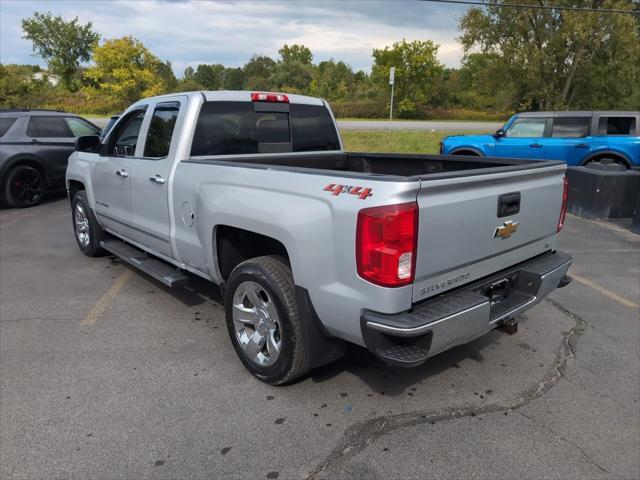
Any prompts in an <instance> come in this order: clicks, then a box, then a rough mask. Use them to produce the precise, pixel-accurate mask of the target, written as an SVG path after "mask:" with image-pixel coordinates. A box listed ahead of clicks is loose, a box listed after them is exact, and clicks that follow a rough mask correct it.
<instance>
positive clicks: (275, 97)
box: [251, 92, 289, 103]
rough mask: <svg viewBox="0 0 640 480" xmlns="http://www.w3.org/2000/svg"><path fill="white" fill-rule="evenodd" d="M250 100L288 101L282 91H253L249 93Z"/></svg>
mask: <svg viewBox="0 0 640 480" xmlns="http://www.w3.org/2000/svg"><path fill="white" fill-rule="evenodd" d="M251 101H252V102H280V103H289V97H287V96H286V95H285V94H284V93H271V92H253V93H251Z"/></svg>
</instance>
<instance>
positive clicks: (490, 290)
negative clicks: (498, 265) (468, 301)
mask: <svg viewBox="0 0 640 480" xmlns="http://www.w3.org/2000/svg"><path fill="white" fill-rule="evenodd" d="M519 273H520V272H515V273H512V274H511V275H508V276H506V277H504V278H500V279H498V280H494V281H492V282H491V283H488V284H486V285H483V286H482V287H480V289H479V292H480V293H481V294H482V295H484V296H485V297H487V298H488V299H489V301H490V303H491V305H492V306H493V305H497V304H498V303H500V302H503V301H504V300H506V299H507V298H508V297H509V295H510V294H511V293H512V291H513V289H514V288H515V286H516V285H517V282H518V275H519Z"/></svg>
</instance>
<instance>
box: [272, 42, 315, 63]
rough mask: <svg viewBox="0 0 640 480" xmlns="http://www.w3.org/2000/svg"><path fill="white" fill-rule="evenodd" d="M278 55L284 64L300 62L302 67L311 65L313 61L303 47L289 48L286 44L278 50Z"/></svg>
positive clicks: (294, 46) (311, 56)
mask: <svg viewBox="0 0 640 480" xmlns="http://www.w3.org/2000/svg"><path fill="white" fill-rule="evenodd" d="M278 53H279V54H280V56H281V57H282V61H283V62H284V63H291V62H300V63H302V64H304V65H311V62H312V61H313V55H312V54H311V50H309V49H308V48H307V47H305V46H304V45H297V44H293V45H291V46H289V45H287V44H286V43H285V44H284V46H283V47H282V48H281V49H280V50H278Z"/></svg>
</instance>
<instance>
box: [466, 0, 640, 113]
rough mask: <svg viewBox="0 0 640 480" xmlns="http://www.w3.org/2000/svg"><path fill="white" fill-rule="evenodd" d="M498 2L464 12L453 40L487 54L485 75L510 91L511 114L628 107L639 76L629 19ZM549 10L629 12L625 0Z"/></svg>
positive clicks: (558, 2) (638, 39) (560, 0)
mask: <svg viewBox="0 0 640 480" xmlns="http://www.w3.org/2000/svg"><path fill="white" fill-rule="evenodd" d="M502 1H503V0H492V5H489V6H487V7H486V9H485V10H483V9H480V8H471V9H469V10H468V11H467V13H466V14H465V15H464V17H462V19H461V20H460V29H461V30H462V37H461V41H462V45H463V47H464V49H465V52H467V53H468V52H471V51H476V50H479V51H480V52H482V53H485V54H490V55H491V56H492V57H491V61H490V62H489V63H488V64H487V65H486V67H485V75H486V76H488V77H490V78H493V79H499V81H500V83H501V84H502V85H503V86H504V87H505V88H507V89H511V90H512V91H513V98H512V106H513V107H514V108H519V109H527V108H530V109H540V110H542V109H560V108H574V107H584V108H596V107H602V108H621V107H625V106H627V107H633V105H628V102H629V99H630V98H634V97H633V92H634V89H637V82H638V78H639V73H640V35H639V30H638V20H637V19H634V15H627V14H609V13H597V12H585V11H563V10H541V9H527V8H518V9H511V8H500V3H502ZM541 3H542V4H545V5H552V2H550V1H549V0H541ZM553 5H555V6H571V7H585V6H588V7H593V8H604V7H608V8H615V9H627V10H631V9H632V8H633V4H632V3H630V2H628V1H626V0H589V1H585V0H554V2H553ZM635 98H638V97H637V95H636V97H635ZM635 108H637V105H636V106H635Z"/></svg>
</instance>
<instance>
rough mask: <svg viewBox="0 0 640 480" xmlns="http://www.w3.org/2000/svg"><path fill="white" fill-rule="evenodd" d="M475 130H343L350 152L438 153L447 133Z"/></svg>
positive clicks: (341, 133) (345, 143) (343, 137)
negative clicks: (440, 143) (441, 141)
mask: <svg viewBox="0 0 640 480" xmlns="http://www.w3.org/2000/svg"><path fill="white" fill-rule="evenodd" d="M474 133H481V132H473V131H465V132H455V131H441V132H428V131H416V130H399V131H398V130H396V131H393V130H392V131H387V130H366V131H365V130H341V131H340V135H342V140H343V142H344V148H345V150H346V151H348V152H395V153H432V154H433V153H438V150H439V147H440V146H439V142H440V140H441V139H442V138H444V137H446V136H447V135H456V134H464V135H473V134H474Z"/></svg>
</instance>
